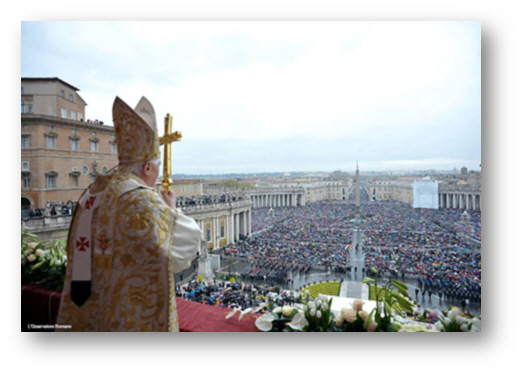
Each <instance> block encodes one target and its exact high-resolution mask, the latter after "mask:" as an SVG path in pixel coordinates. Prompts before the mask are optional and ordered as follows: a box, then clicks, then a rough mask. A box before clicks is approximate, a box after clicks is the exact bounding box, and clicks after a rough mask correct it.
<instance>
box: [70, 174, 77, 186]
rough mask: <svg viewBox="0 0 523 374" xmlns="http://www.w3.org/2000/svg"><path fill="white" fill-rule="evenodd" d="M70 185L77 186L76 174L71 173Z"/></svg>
mask: <svg viewBox="0 0 523 374" xmlns="http://www.w3.org/2000/svg"><path fill="white" fill-rule="evenodd" d="M71 187H78V175H71Z"/></svg>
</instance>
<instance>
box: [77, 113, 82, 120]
mask: <svg viewBox="0 0 523 374" xmlns="http://www.w3.org/2000/svg"><path fill="white" fill-rule="evenodd" d="M81 120H82V113H80V112H78V121H81Z"/></svg>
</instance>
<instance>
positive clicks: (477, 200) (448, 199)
mask: <svg viewBox="0 0 523 374" xmlns="http://www.w3.org/2000/svg"><path fill="white" fill-rule="evenodd" d="M439 207H440V208H443V209H466V210H481V193H470V192H440V193H439Z"/></svg>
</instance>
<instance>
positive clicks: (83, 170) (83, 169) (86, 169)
mask: <svg viewBox="0 0 523 374" xmlns="http://www.w3.org/2000/svg"><path fill="white" fill-rule="evenodd" d="M88 172H89V168H88V167H87V166H86V165H84V166H83V167H82V173H84V174H87V173H88Z"/></svg>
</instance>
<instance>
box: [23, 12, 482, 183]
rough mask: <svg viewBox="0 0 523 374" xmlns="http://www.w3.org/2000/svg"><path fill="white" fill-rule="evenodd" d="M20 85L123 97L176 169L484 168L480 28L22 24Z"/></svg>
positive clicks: (104, 109) (92, 109)
mask: <svg viewBox="0 0 523 374" xmlns="http://www.w3.org/2000/svg"><path fill="white" fill-rule="evenodd" d="M21 40H22V46H21V51H22V66H21V71H22V77H59V78H60V79H62V80H64V81H66V82H68V83H70V84H71V85H73V86H75V87H77V88H79V89H80V92H79V94H80V95H81V96H82V98H83V99H84V100H85V101H86V102H87V103H88V106H87V108H86V118H90V119H98V120H103V121H104V122H105V123H106V124H107V123H111V124H112V113H111V109H112V105H113V101H114V98H115V97H116V96H119V97H120V98H122V99H123V100H124V101H125V102H127V104H129V105H130V106H131V107H134V106H135V105H136V103H137V102H138V100H139V99H140V97H141V96H146V97H147V98H148V99H149V100H150V101H151V103H152V104H153V106H154V108H155V111H156V115H157V121H158V122H159V123H158V127H159V133H160V135H162V134H163V117H164V116H165V114H166V113H171V115H172V116H173V127H174V130H180V131H181V132H182V134H183V139H182V141H181V142H179V143H176V144H175V145H174V149H173V173H188V174H200V173H204V174H206V173H213V174H218V173H231V172H233V173H234V172H236V173H248V172H275V171H333V170H339V169H341V170H343V171H350V172H352V171H353V170H354V169H355V165H356V160H359V165H360V170H362V171H371V170H374V171H387V170H400V169H406V170H412V169H431V168H435V169H452V168H454V167H456V168H460V167H462V166H467V167H468V168H469V169H474V170H479V164H480V163H481V24H480V23H479V22H145V23H132V22H102V23H98V22H22V39H21Z"/></svg>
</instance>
